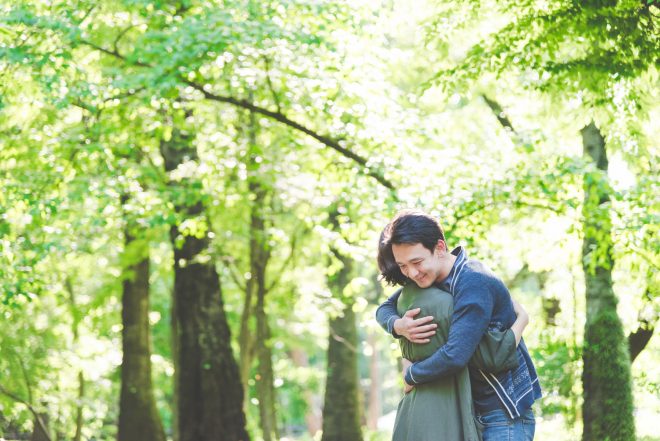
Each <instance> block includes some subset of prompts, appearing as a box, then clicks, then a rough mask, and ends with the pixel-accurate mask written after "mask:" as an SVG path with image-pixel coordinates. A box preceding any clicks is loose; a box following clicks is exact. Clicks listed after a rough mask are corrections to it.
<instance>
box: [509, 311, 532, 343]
mask: <svg viewBox="0 0 660 441" xmlns="http://www.w3.org/2000/svg"><path fill="white" fill-rule="evenodd" d="M512 301H513V310H514V311H515V312H516V315H517V317H516V321H515V322H513V325H511V330H512V331H513V334H514V335H515V337H516V346H518V345H519V344H520V339H521V338H522V333H523V331H524V330H525V327H527V325H528V324H529V314H527V311H525V308H523V307H522V305H521V304H520V303H518V302H516V301H515V300H513V299H512Z"/></svg>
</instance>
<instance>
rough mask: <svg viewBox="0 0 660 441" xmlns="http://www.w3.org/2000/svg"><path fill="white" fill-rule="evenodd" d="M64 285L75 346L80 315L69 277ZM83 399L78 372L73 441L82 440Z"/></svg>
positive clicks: (82, 387)
mask: <svg viewBox="0 0 660 441" xmlns="http://www.w3.org/2000/svg"><path fill="white" fill-rule="evenodd" d="M64 285H65V286H66V289H67V291H68V292H69V308H70V310H71V317H72V319H73V320H72V324H71V332H72V333H73V344H74V345H77V344H78V337H79V332H78V326H79V324H80V319H81V313H80V311H79V310H78V306H77V304H76V295H75V291H74V290H73V283H72V282H71V278H70V277H69V276H67V277H66V279H65V281H64ZM84 397H85V374H84V373H83V371H82V370H80V371H78V402H77V403H76V410H75V415H76V430H75V433H74V435H73V441H80V440H81V439H82V427H83V406H82V401H83V398H84Z"/></svg>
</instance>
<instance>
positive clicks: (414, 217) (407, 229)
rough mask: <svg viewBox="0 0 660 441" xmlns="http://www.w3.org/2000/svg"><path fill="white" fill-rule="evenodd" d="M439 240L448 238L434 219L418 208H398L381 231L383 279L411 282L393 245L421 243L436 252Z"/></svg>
mask: <svg viewBox="0 0 660 441" xmlns="http://www.w3.org/2000/svg"><path fill="white" fill-rule="evenodd" d="M438 240H445V235H444V232H443V231H442V227H441V226H440V224H439V223H438V221H437V220H436V219H435V218H433V217H431V216H430V215H428V214H426V213H424V212H423V211H419V210H402V211H399V212H398V213H397V214H396V216H394V218H393V219H392V221H390V223H389V224H387V225H386V226H385V228H384V229H383V231H382V232H381V233H380V240H379V241H378V268H379V269H380V273H381V276H382V278H383V279H385V281H386V282H387V283H389V284H390V285H405V284H406V283H407V282H408V278H407V277H406V276H404V275H403V273H402V272H401V269H400V268H399V265H397V263H396V261H395V260H394V253H393V252H392V245H399V244H410V245H414V244H418V243H421V244H422V245H423V246H424V248H427V249H428V250H430V251H431V252H433V250H434V249H435V246H436V245H437V243H438Z"/></svg>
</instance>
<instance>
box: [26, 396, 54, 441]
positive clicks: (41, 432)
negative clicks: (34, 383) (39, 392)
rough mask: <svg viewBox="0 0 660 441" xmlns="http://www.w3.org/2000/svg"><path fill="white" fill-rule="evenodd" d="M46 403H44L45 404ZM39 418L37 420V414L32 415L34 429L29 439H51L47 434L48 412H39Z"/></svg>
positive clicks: (47, 440) (48, 440) (40, 440)
mask: <svg viewBox="0 0 660 441" xmlns="http://www.w3.org/2000/svg"><path fill="white" fill-rule="evenodd" d="M45 404H46V403H44V405H45ZM38 415H39V420H40V421H37V416H36V415H35V417H34V429H33V430H32V436H31V437H30V441H51V438H50V435H49V434H48V423H49V418H48V413H46V412H39V413H38Z"/></svg>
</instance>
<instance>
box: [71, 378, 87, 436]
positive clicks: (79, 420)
mask: <svg viewBox="0 0 660 441" xmlns="http://www.w3.org/2000/svg"><path fill="white" fill-rule="evenodd" d="M84 397H85V374H84V373H83V371H78V404H77V405H76V432H75V434H74V435H73V441H81V440H82V427H83V408H82V400H83V398H84Z"/></svg>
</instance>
